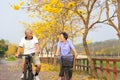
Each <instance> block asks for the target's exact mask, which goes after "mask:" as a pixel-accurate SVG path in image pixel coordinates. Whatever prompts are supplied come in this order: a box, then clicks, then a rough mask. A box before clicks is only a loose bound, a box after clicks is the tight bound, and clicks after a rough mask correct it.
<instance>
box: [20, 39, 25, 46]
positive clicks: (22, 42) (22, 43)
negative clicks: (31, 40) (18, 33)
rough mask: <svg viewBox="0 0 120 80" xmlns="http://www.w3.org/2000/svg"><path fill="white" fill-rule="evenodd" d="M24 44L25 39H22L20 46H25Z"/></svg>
mask: <svg viewBox="0 0 120 80" xmlns="http://www.w3.org/2000/svg"><path fill="white" fill-rule="evenodd" d="M23 45H24V40H23V39H21V41H20V43H19V47H23Z"/></svg>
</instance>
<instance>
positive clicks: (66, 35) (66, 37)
mask: <svg viewBox="0 0 120 80" xmlns="http://www.w3.org/2000/svg"><path fill="white" fill-rule="evenodd" d="M60 34H62V35H63V37H64V38H65V39H66V40H67V39H68V34H67V33H66V32H61V33H60Z"/></svg>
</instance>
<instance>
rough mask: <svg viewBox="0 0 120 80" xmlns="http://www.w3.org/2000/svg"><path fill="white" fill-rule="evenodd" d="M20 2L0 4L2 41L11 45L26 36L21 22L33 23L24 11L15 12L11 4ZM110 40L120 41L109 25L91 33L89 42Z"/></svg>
mask: <svg viewBox="0 0 120 80" xmlns="http://www.w3.org/2000/svg"><path fill="white" fill-rule="evenodd" d="M18 1H19V0H2V1H1V3H0V39H5V40H8V41H9V42H11V43H19V41H20V39H21V37H22V36H23V35H24V27H23V25H22V24H21V23H19V21H23V22H32V21H33V19H31V18H28V15H27V14H26V13H25V11H24V10H19V11H15V10H13V8H12V7H10V4H14V3H16V2H18ZM109 39H118V37H117V35H116V32H115V30H114V29H113V28H112V27H109V26H107V25H100V27H98V28H96V29H94V30H92V31H90V32H89V35H88V40H92V42H98V41H105V40H109ZM76 42H78V43H80V42H82V41H81V38H77V40H76Z"/></svg>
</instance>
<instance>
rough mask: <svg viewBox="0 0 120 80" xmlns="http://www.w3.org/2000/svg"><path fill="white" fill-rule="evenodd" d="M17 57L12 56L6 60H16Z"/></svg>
mask: <svg viewBox="0 0 120 80" xmlns="http://www.w3.org/2000/svg"><path fill="white" fill-rule="evenodd" d="M15 60H16V58H15V57H14V56H10V57H8V58H7V59H6V61H15Z"/></svg>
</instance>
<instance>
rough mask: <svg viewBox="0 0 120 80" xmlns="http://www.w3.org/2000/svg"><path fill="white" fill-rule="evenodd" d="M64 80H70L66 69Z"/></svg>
mask: <svg viewBox="0 0 120 80" xmlns="http://www.w3.org/2000/svg"><path fill="white" fill-rule="evenodd" d="M64 80H70V77H69V70H68V69H66V70H65V72H64Z"/></svg>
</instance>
